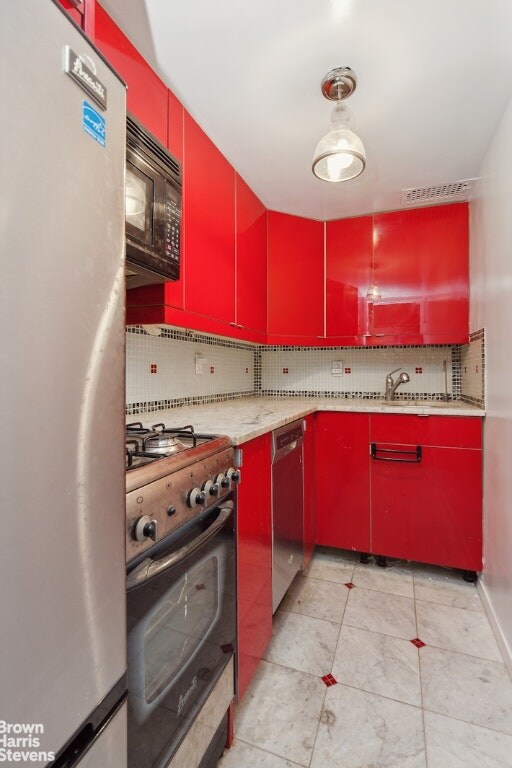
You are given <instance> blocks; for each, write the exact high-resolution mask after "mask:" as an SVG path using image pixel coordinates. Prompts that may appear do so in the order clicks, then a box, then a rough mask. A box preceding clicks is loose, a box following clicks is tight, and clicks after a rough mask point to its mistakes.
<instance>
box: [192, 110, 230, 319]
mask: <svg viewBox="0 0 512 768" xmlns="http://www.w3.org/2000/svg"><path fill="white" fill-rule="evenodd" d="M184 128H185V184H184V202H183V207H184V249H183V250H184V260H185V264H186V266H185V309H186V310H187V311H189V312H196V313H198V314H201V315H207V316H209V317H213V318H216V319H217V320H221V321H223V322H225V323H233V322H234V320H235V172H234V170H233V168H232V167H231V165H230V164H229V163H228V162H227V160H226V159H225V158H224V156H223V155H221V153H220V152H219V150H218V149H217V148H216V146H215V145H214V144H213V143H212V142H211V141H210V139H209V138H208V136H207V135H206V134H205V133H204V131H202V130H201V128H200V127H199V126H198V124H197V123H196V122H195V121H194V120H193V119H192V118H191V117H190V115H189V114H188V113H185V123H184Z"/></svg>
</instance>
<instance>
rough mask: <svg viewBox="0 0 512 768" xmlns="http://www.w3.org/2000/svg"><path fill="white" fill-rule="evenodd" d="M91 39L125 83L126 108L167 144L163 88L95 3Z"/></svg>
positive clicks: (140, 57) (161, 83)
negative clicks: (93, 28)
mask: <svg viewBox="0 0 512 768" xmlns="http://www.w3.org/2000/svg"><path fill="white" fill-rule="evenodd" d="M94 42H95V44H96V45H97V46H98V48H99V49H100V51H101V52H102V53H103V54H104V55H105V58H106V59H107V60H108V61H109V62H110V63H111V64H112V66H113V67H114V69H115V70H117V72H118V73H119V74H120V75H121V77H122V78H123V80H125V82H126V84H127V86H128V91H127V106H128V111H129V112H131V113H132V114H133V115H134V116H135V117H136V119H137V120H140V122H141V123H142V124H143V125H144V126H145V127H146V128H147V129H148V131H150V132H151V133H152V134H153V135H154V136H156V138H157V139H158V140H159V141H161V142H162V144H164V145H167V112H168V96H167V88H166V86H165V85H164V83H163V82H162V81H161V80H160V78H159V77H157V75H156V74H155V73H154V71H153V70H152V69H151V67H150V66H149V64H148V63H147V62H146V61H145V60H144V59H143V58H142V56H141V55H140V53H139V52H138V51H137V49H136V48H135V47H134V46H133V45H132V43H131V42H130V41H129V40H128V38H127V37H126V36H125V35H124V34H123V33H122V32H121V30H120V29H119V27H118V26H117V25H116V24H115V23H114V22H113V21H112V19H111V18H110V16H109V15H108V14H107V13H106V11H105V10H104V9H103V8H102V7H101V6H100V5H98V4H97V5H96V13H95V35H94Z"/></svg>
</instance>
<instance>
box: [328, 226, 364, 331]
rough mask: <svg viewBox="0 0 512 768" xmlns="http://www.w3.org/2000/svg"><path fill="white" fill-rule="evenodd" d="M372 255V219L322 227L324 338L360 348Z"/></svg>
mask: <svg viewBox="0 0 512 768" xmlns="http://www.w3.org/2000/svg"><path fill="white" fill-rule="evenodd" d="M372 251H373V218H372V216H360V217H357V218H354V219H340V220H339V221H328V222H327V223H326V225H325V265H326V278H325V279H326V308H325V312H326V334H327V336H337V337H341V338H340V343H344V344H361V343H362V340H361V338H360V337H361V336H364V335H366V334H367V333H368V309H367V298H366V297H367V293H368V288H369V286H370V283H371V280H372V258H373V254H372Z"/></svg>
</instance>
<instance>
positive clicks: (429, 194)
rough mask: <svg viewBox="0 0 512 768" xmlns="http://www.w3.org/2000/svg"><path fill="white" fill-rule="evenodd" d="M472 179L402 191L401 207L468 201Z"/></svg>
mask: <svg viewBox="0 0 512 768" xmlns="http://www.w3.org/2000/svg"><path fill="white" fill-rule="evenodd" d="M473 182H474V179H464V180H463V181H454V182H451V183H450V184H434V185H433V186H431V187H415V188H413V189H402V199H401V205H402V207H403V208H405V207H407V206H409V205H413V206H414V205H429V204H431V203H450V202H456V201H458V200H469V198H470V196H471V191H472V189H473Z"/></svg>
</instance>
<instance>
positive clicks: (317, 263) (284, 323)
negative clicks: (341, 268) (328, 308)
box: [267, 211, 324, 344]
mask: <svg viewBox="0 0 512 768" xmlns="http://www.w3.org/2000/svg"><path fill="white" fill-rule="evenodd" d="M267 264H268V294H267V296H268V334H269V340H270V341H271V342H273V343H284V344H286V343H288V344H290V343H295V344H303V343H304V344H318V343H319V339H322V338H323V336H324V224H323V222H321V221H312V220H311V219H303V218H300V217H299V216H289V215H288V214H285V213H276V212H274V211H269V212H268V262H267Z"/></svg>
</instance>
